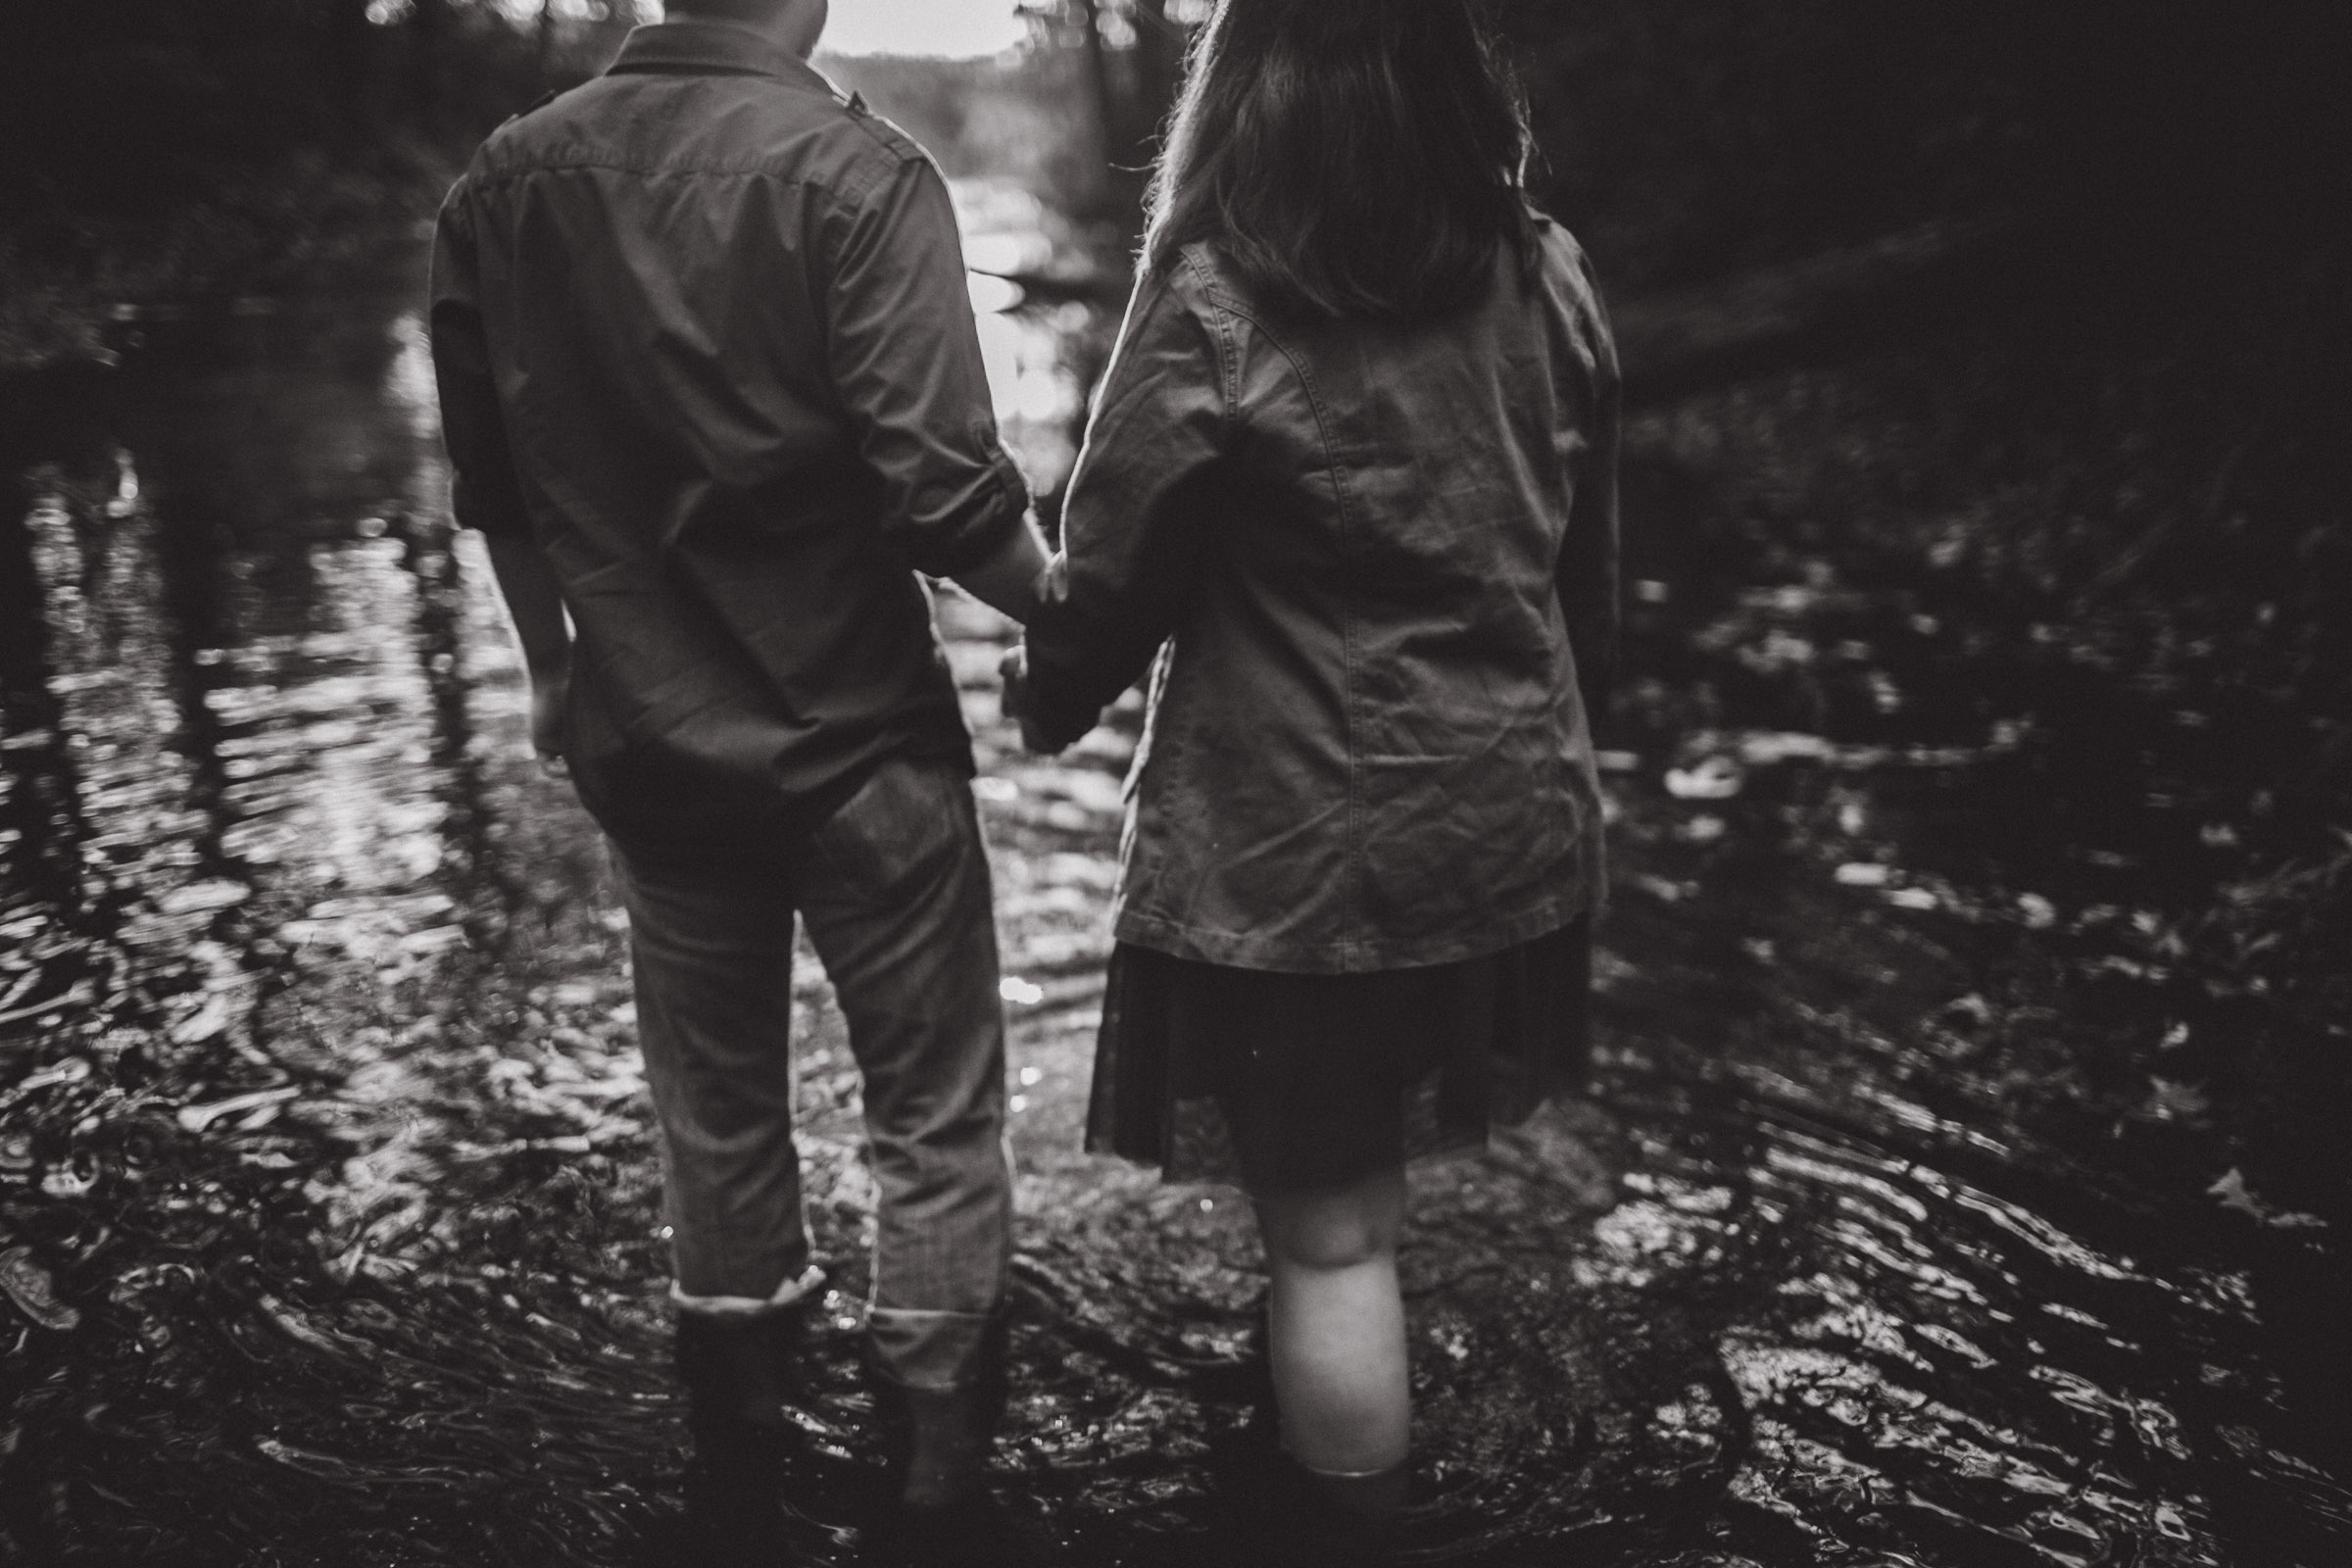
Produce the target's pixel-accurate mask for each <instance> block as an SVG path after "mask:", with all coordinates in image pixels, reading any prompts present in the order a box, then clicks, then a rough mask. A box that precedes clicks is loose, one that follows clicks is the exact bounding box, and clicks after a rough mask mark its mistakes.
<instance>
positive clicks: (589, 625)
mask: <svg viewBox="0 0 2352 1568" xmlns="http://www.w3.org/2000/svg"><path fill="white" fill-rule="evenodd" d="M433 293H434V315H433V325H434V347H435V355H436V360H437V362H438V364H439V366H440V368H441V371H442V392H443V405H444V408H443V415H444V422H445V425H446V427H447V429H448V432H449V437H450V446H451V452H452V457H453V459H454V461H455V463H456V466H457V467H458V470H459V493H458V498H457V507H458V513H459V519H460V520H461V521H462V522H464V523H466V524H467V525H469V526H474V527H479V528H481V529H483V530H484V531H485V532H488V533H492V534H494V535H495V534H502V533H503V534H509V535H512V534H516V533H521V532H524V531H526V530H527V531H528V532H529V533H530V534H531V535H532V536H533V537H535V538H536V539H537V541H538V543H539V545H540V547H541V548H542V549H543V550H544V551H545V552H546V554H547V556H548V558H549V560H550V561H551V563H552V564H553V565H554V567H555V571H556V575H557V577H558V579H559V580H560V582H561V584H562V587H563V590H564V602H565V605H566V608H567V609H568V610H569V612H570V615H571V618H572V621H573V623H574V627H575V631H576V634H577V638H578V643H577V649H576V652H575V654H574V657H573V681H572V698H571V707H570V713H569V724H568V733H567V735H566V737H565V750H566V753H567V754H568V756H569V758H570V760H571V765H572V769H573V773H574V776H575V778H576V780H577V781H578V783H579V786H580V792H581V794H582V797H583V798H584V799H585V800H586V801H587V802H588V804H589V806H590V808H591V809H593V810H594V811H595V812H596V813H597V815H598V816H599V818H600V819H601V820H603V822H604V823H605V825H606V826H607V828H608V829H610V830H611V831H612V832H613V834H614V836H615V837H616V838H618V839H620V840H621V841H622V842H624V843H627V844H633V845H637V846H640V847H643V848H646V849H649V850H652V851H656V852H660V853H663V854H668V855H672V856H679V857H685V858H697V859H705V860H711V859H716V858H720V857H725V858H734V857H737V856H739V855H740V854H741V853H742V852H743V851H744V850H745V849H746V848H747V847H749V846H750V845H751V844H752V843H753V842H755V841H764V842H775V841H777V840H778V839H779V838H780V837H781V836H783V835H785V834H788V833H789V831H790V830H792V829H794V828H795V827H798V826H800V825H804V824H806V823H807V822H809V821H812V820H815V819H816V818H818V817H821V816H822V814H823V813H824V811H825V810H826V809H829V807H830V806H831V805H833V804H836V803H837V802H838V801H839V800H840V799H842V798H844V797H845V796H846V794H847V793H848V792H849V791H851V790H853V789H855V788H856V785H857V782H858V779H859V778H861V777H862V776H863V774H864V772H865V771H866V770H867V769H868V768H870V766H871V765H872V764H873V763H874V762H875V761H877V760H880V759H882V758H884V757H887V756H890V755H894V754H909V755H922V756H952V757H958V758H962V757H968V742H967V740H966V738H965V735H964V732H963V727H962V722H961V719H960V717H959V715H958V714H957V711H956V693H955V689H954V684H953V682H952V680H951V679H950V678H949V676H948V673H947V670H946V667H945V663H944V661H943V659H942V658H941V655H940V653H939V649H938V646H937V642H936V638H935V636H934V634H933V632H932V629H931V623H930V613H929V606H928V602H927V600H926V599H925V597H924V594H923V591H922V588H921V587H920V585H919V584H918V582H917V581H916V579H915V577H914V575H913V572H914V571H915V570H921V571H925V572H929V573H932V574H934V575H946V574H953V573H956V572H957V571H960V570H963V569H965V568H966V567H968V566H970V565H972V564H974V563H976V562H978V561H980V560H982V559H983V558H985V557H987V556H989V555H990V554H991V553H992V552H994V551H997V550H999V549H1000V548H1001V547H1002V546H1003V545H1004V543H1005V539H1006V538H1007V536H1008V535H1010V534H1011V533H1012V532H1014V531H1015V530H1017V529H1018V528H1019V527H1020V522H1021V515H1022V513H1023V511H1024V508H1025V506H1026V503H1027V496H1026V492H1025V491H1024V489H1023V487H1022V485H1021V482H1020V479H1019V477H1018V474H1017V472H1016V471H1015V470H1014V469H1013V467H1012V466H1011V464H1010V462H1009V461H1008V460H1007V459H1006V458H1005V455H1004V453H1003V450H1002V448H1001V447H1000V446H999V445H998V442H997V438H996V432H995V427H994V422H993V420H992V419H990V418H989V417H988V415H987V408H988V402H987V387H986V381H985V378H984V376H983V374H982V370H981V362H980V356H979V350H978V344H977V341H976V338H975V335H974V333H973V330H972V325H971V318H970V307H969V304H968V299H967V296H966V294H965V291H964V285H963V270H962V261H961V256H960V252H959V250H958V247H957V243H956V231H955V225H954V212H953V207H952V204H951V203H950V201H949V198H948V194H947V191H946V188H945V185H944V183H943V182H942V180H941V179H940V177H939V174H938V172H937V171H936V170H935V169H933V168H932V167H931V165H930V164H929V162H928V161H927V160H926V159H925V158H924V157H923V155H922V153H921V152H920V150H919V149H917V148H916V147H915V146H914V145H913V144H912V143H911V142H909V141H907V139H906V138H905V137H904V136H903V135H901V134H900V133H899V132H898V131H897V130H895V129H894V128H893V127H891V126H890V125H888V124H887V123H884V122H881V121H878V120H876V119H874V118H873V117H872V116H870V115H868V114H866V113H865V112H864V111H863V110H862V108H861V107H858V106H857V105H856V104H855V103H852V104H847V105H845V104H844V103H842V102H841V101H840V100H839V99H838V98H837V97H836V96H835V95H834V94H833V92H832V91H831V89H830V87H829V86H828V85H827V84H826V83H825V81H824V79H823V78H822V77H821V76H818V75H817V74H816V73H814V72H812V71H810V70H809V68H808V67H807V66H805V65H803V64H802V63H801V62H800V61H798V60H797V59H794V58H793V57H792V56H790V55H789V54H788V53H786V52H784V51H783V50H781V49H778V48H775V47H774V46H772V45H771V44H768V43H767V42H765V41H764V40H762V39H761V38H760V37H759V35H757V34H755V33H753V32H750V31H749V30H747V29H744V28H739V27H734V26H729V25H724V24H711V23H691V22H690V23H681V24H670V25H663V26H660V27H651V28H644V29H640V31H639V32H638V33H637V34H635V35H634V36H633V37H632V38H631V40H630V43H629V45H628V47H627V48H625V49H624V50H623V51H622V54H621V57H620V59H619V60H618V61H617V62H616V63H615V65H614V67H613V71H612V72H611V73H609V74H607V75H606V76H604V77H601V78H599V79H598V80H596V81H593V82H591V83H589V84H587V85H586V86H583V87H581V88H579V89H576V90H575V91H573V92H570V93H567V94H565V95H564V96H563V97H561V98H558V99H556V100H554V101H553V102H552V103H550V104H547V105H545V106H543V107H542V108H540V109H538V110H536V111H534V112H532V113H529V114H526V115H523V116H520V117H518V118H517V119H515V120H514V121H511V122H509V123H507V124H506V125H505V126H504V127H502V128H501V129H500V130H499V131H498V132H497V133H496V134H495V135H493V136H492V137H491V138H490V140H489V141H488V142H487V143H486V144H485V145H484V146H483V148H482V150H481V152H480V153H479V154H478V155H477V157H476V158H475V160H474V163H473V166H472V167H471V168H470V169H469V170H468V171H467V172H466V176H465V178H464V179H463V180H462V181H461V182H460V183H459V185H458V187H457V188H456V189H455V190H454V191H453V192H452V193H451V196H450V199H449V203H448V205H447V206H446V207H445V209H444V211H443V215H442V221H441V231H440V243H439V245H438V247H437V251H436V256H435V267H434V290H433Z"/></svg>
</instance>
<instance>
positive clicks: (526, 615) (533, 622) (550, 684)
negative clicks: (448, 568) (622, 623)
mask: <svg viewBox="0 0 2352 1568" xmlns="http://www.w3.org/2000/svg"><path fill="white" fill-rule="evenodd" d="M486 542H487V543H488V545H489V546H490V569H491V571H492V573H493V574H494V575H496V576H497V578H498V591H499V596H500V597H501V598H503V599H505V600H506V602H507V614H508V616H509V618H511V619H512V620H513V621H514V622H515V638H516V639H517V640H518V641H519V642H520V643H521V644H522V662H523V665H524V667H525V668H527V669H528V670H529V671H530V673H531V750H532V751H534V752H536V753H537V754H538V755H539V762H540V765H541V766H543V767H545V768H546V769H547V770H548V771H549V772H551V773H555V774H558V775H561V774H563V773H564V771H566V769H565V767H564V707H565V706H566V705H567V704H568V703H569V701H570V699H571V623H570V622H569V621H568V620H566V619H565V618H564V594H563V590H562V589H561V588H560V587H559V586H558V585H557V581H556V568H555V567H554V566H552V565H550V564H548V560H547V553H546V552H545V551H543V550H541V549H540V548H539V547H538V545H536V544H534V543H533V542H532V541H530V540H529V539H522V538H517V537H515V535H513V534H491V535H490V536H489V537H488V539H487V541H486Z"/></svg>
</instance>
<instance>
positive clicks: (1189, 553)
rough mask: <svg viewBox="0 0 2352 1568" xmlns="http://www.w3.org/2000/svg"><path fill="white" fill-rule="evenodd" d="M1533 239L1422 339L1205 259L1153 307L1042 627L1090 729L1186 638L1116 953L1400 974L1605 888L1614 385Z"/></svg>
mask: <svg viewBox="0 0 2352 1568" xmlns="http://www.w3.org/2000/svg"><path fill="white" fill-rule="evenodd" d="M1538 240H1539V248H1538V255H1537V265H1536V266H1535V267H1533V268H1532V269H1531V268H1526V267H1524V266H1523V265H1522V262H1521V260H1520V258H1519V257H1518V255H1517V254H1516V253H1515V252H1512V251H1505V250H1498V251H1497V252H1496V254H1495V257H1494V258H1493V261H1492V264H1491V277H1490V279H1489V283H1488V286H1487V288H1486V289H1484V290H1483V291H1481V294H1480V297H1478V298H1476V299H1474V300H1473V301H1471V302H1470V303H1468V304H1466V305H1465V306H1463V307H1462V308H1459V309H1456V310H1454V311H1452V312H1449V313H1446V314H1444V315H1441V316H1434V317H1431V318H1427V319H1419V320H1411V321H1399V320H1394V319H1367V318H1362V317H1342V318H1332V317H1325V316H1317V315H1314V314H1312V313H1309V312H1304V311H1300V310H1298V309H1296V308H1288V307H1286V306H1285V305H1283V304H1281V303H1278V302H1268V301H1267V300H1265V299H1264V298H1263V291H1262V290H1259V289H1253V288H1252V287H1251V286H1250V284H1249V283H1247V282H1245V281H1244V280H1243V279H1242V278H1241V277H1239V276H1237V275H1236V271H1237V270H1236V269H1235V268H1234V267H1233V266H1231V265H1230V263H1229V262H1228V260H1227V259H1226V256H1225V254H1224V252H1223V251H1222V249H1221V248H1220V247H1218V246H1216V245H1214V244H1208V243H1200V244H1194V245H1190V246H1187V247H1185V248H1184V249H1183V250H1182V252H1181V253H1180V256H1179V258H1178V261H1177V264H1176V265H1175V266H1174V267H1173V268H1171V269H1169V270H1168V271H1167V272H1166V274H1165V275H1164V276H1159V277H1152V278H1148V279H1147V280H1146V281H1145V283H1144V284H1143V285H1142V286H1141V287H1140V288H1139V291H1138V295H1137V301H1136V305H1135V308H1134V312H1133V314H1132V317H1131V319H1130V321H1129V322H1128V325H1127V327H1126V330H1125V332H1124V333H1123V338H1122V345H1121V349H1120V352H1119V354H1118V356H1117V359H1116V360H1115V361H1114V363H1113V366H1112V368H1111V369H1110V371H1109V373H1108V376H1107V378H1106V382H1105V386H1104V390H1103V399H1102V403H1101V405H1100V408H1099V410H1098V414H1097V418H1096V422H1095V425H1094V427H1093V430H1092V431H1091V433H1090V436H1089V441H1088V450H1087V453H1086V454H1085V456H1084V457H1083V458H1082V460H1081V463H1080V467H1079V472H1078V475H1077V477H1076V479H1075V480H1074V482H1073V485H1072V488H1071V492H1070V497H1069V503H1068V508H1067V511H1066V513H1065V528H1066V530H1067V537H1068V539H1069V541H1070V549H1069V555H1068V572H1069V580H1068V584H1067V587H1068V593H1067V596H1066V597H1065V598H1064V600H1063V601H1062V603H1061V604H1059V605H1055V606H1053V607H1050V608H1049V609H1048V611H1047V612H1046V613H1044V615H1043V617H1042V618H1041V622H1040V626H1039V630H1040V632H1041V633H1042V634H1043V635H1042V636H1039V635H1033V639H1032V650H1033V657H1037V658H1038V664H1039V667H1038V669H1037V671H1036V676H1037V679H1038V681H1039V684H1040V689H1041V691H1042V692H1043V693H1044V694H1045V695H1046V697H1047V698H1048V699H1049V700H1051V699H1053V698H1054V695H1055V693H1057V692H1066V693H1067V696H1068V700H1069V701H1070V702H1071V703H1072V704H1074V706H1075V707H1077V708H1085V707H1086V706H1087V705H1088V704H1090V703H1097V702H1099V701H1100V700H1101V698H1102V697H1103V696H1106V695H1109V694H1111V693H1115V691H1116V689H1117V688H1116V686H1111V687H1110V688H1109V689H1108V691H1107V692H1106V691H1105V690H1104V689H1103V686H1104V682H1105V681H1107V680H1111V679H1116V678H1119V677H1120V676H1122V675H1125V676H1127V677H1128V678H1131V677H1132V672H1131V671H1130V670H1128V669H1127V667H1126V666H1127V665H1129V664H1134V665H1136V666H1137V667H1140V663H1141V659H1140V657H1139V655H1142V654H1146V653H1148V651H1149V648H1150V647H1151V646H1152V645H1154V644H1156V643H1157V642H1158V641H1159V639H1160V637H1161V636H1164V635H1170V634H1172V639H1173V640H1172V641H1171V642H1170V643H1169V645H1168V650H1167V654H1166V656H1165V662H1164V665H1163V668H1162V671H1161V674H1160V677H1159V679H1158V680H1157V681H1156V682H1155V687H1154V700H1153V703H1152V714H1151V718H1150V721H1149V729H1148V732H1147V738H1146V744H1145V749H1144V752H1143V754H1142V755H1141V756H1140V757H1139V759H1138V761H1137V765H1136V771H1135V777H1134V781H1133V783H1134V788H1135V797H1136V798H1135V811H1136V815H1135V823H1134V830H1133V831H1132V832H1131V833H1130V834H1129V835H1128V846H1127V849H1128V853H1127V857H1126V860H1125V864H1124V867H1123V872H1124V874H1123V879H1122V889H1121V899H1120V907H1119V920H1118V933H1119V936H1120V937H1121V939H1122V940H1126V941H1129V942H1134V943H1138V944H1140V945H1143V946H1148V947H1152V948H1156V949H1158V950H1160V951H1162V952H1166V953H1170V954H1174V955H1176V956H1184V957H1194V958H1203V959H1207V960H1209V961H1213V962H1220V963H1229V964H1238V965H1242V966H1246V967H1253V968H1267V969H1283V970H1295V971H1301V972H1341V971H1354V970H1362V969H1378V968H1388V967H1396V966H1400V965H1411V964H1429V963H1437V962H1443V961H1447V960H1450V959H1454V958H1459V957H1465V956H1474V955H1476V954H1479V953H1484V952H1492V951H1495V950H1497V949H1500V948H1504V947H1508V946H1510V945H1511V944H1513V943H1515V942H1518V941H1521V940H1524V939H1526V938H1528V937H1530V936H1534V935H1537V934H1540V933H1541V932H1544V931H1546V930H1550V929H1554V928H1556V927H1557V926H1558V925H1559V924H1560V923H1562V922H1563V921H1565V920H1567V919H1571V918H1573V917H1574V916H1575V915H1577V914H1578V913H1580V912H1582V910H1583V909H1584V908H1586V907H1588V906H1589V905H1590V904H1591V902H1592V901H1593V898H1594V897H1595V896H1596V895H1597V892H1598V881H1599V875H1600V864H1599V820H1598V792H1597V786H1596V783H1595V781H1594V779H1593V773H1592V758H1591V743H1590V739H1589V734H1588V725H1587V718H1586V715H1585V712H1584V708H1583V704H1582V702H1581V700H1580V696H1579V691H1578V687H1579V680H1578V676H1579V669H1578V661H1579V659H1580V658H1582V659H1584V660H1585V661H1586V662H1598V661H1602V660H1605V658H1606V657H1607V656H1606V645H1607V643H1608V641H1609V640H1610V637H1611V635H1612V634H1613V626H1611V625H1609V624H1607V619H1608V617H1607V616H1606V615H1605V613H1600V612H1601V611H1603V610H1605V607H1607V606H1608V605H1611V604H1613V602H1614V597H1615V594H1614V586H1615V585H1614V575H1615V561H1614V554H1615V517H1614V504H1615V498H1614V491H1613V471H1614V464H1613V450H1611V449H1613V446H1614V439H1615V438H1614V423H1615V386H1616V371H1615V365H1614V360H1613V357H1612V354H1611V351H1610V348H1609V343H1608V336H1607V329H1606V326H1605V324H1604V321H1603V318H1602V315H1601V312H1600V309H1599V305H1598V302H1597V300H1596V298H1595V296H1594V294H1593V287H1592V283H1591V279H1590V276H1589V274H1588V271H1587V270H1586V267H1585V263H1584V259H1583V256H1582V253H1581V252H1580V251H1579V250H1578V249H1577V247H1576V245H1575V243H1574V241H1573V240H1571V239H1570V238H1569V237H1568V236H1567V234H1566V232H1565V231H1564V230H1561V229H1559V228H1558V227H1556V226H1554V225H1551V224H1548V223H1541V224H1540V225H1539V228H1538ZM1112 606H1118V607H1120V609H1119V611H1118V612H1117V613H1104V612H1107V611H1109V608H1110V607H1112ZM1585 607H1592V613H1584V612H1585ZM1580 621H1581V623H1580ZM1061 626H1068V627H1071V628H1073V629H1077V628H1082V627H1083V628H1090V629H1091V630H1092V631H1093V632H1094V633H1095V635H1094V636H1088V635H1086V634H1085V633H1084V632H1082V633H1081V634H1080V636H1079V637H1077V638H1076V639H1064V638H1061V637H1059V636H1057V635H1056V632H1057V629H1058V628H1059V627H1061ZM1146 639H1148V641H1146ZM1078 643H1086V644H1090V645H1092V646H1091V647H1090V649H1089V651H1088V652H1087V653H1086V654H1084V655H1081V656H1080V657H1079V658H1078V659H1072V658H1070V657H1068V656H1069V654H1070V653H1072V652H1075V650H1076V645H1077V644H1078ZM1122 654H1124V656H1125V657H1124V658H1121V657H1120V655H1122ZM1081 664H1084V665H1088V666H1091V668H1081V667H1079V666H1080V665H1081ZM1590 673H1597V672H1596V671H1595V672H1590ZM1090 676H1091V678H1089V677H1090ZM1123 683H1124V682H1123V680H1122V681H1121V684H1123ZM1089 716H1091V713H1090V714H1089Z"/></svg>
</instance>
